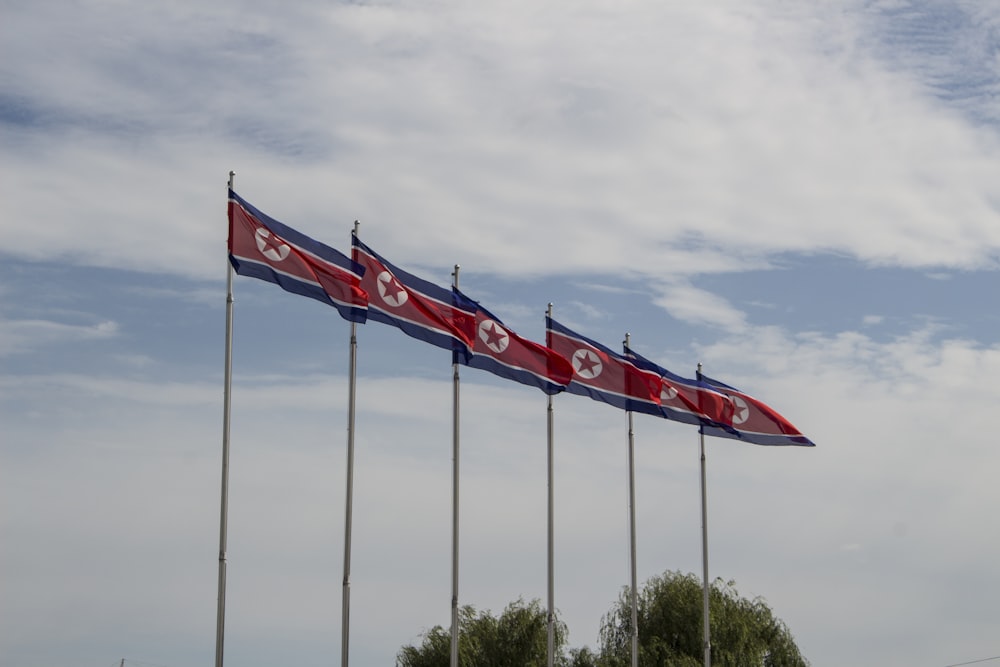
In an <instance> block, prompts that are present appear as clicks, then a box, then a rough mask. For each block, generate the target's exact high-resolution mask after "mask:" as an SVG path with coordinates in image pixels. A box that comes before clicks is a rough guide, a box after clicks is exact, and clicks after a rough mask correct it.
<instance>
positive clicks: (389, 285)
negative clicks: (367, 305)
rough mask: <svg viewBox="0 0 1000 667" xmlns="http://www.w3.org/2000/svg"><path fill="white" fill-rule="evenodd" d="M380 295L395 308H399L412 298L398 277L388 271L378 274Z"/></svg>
mask: <svg viewBox="0 0 1000 667" xmlns="http://www.w3.org/2000/svg"><path fill="white" fill-rule="evenodd" d="M378 295H379V296H380V297H382V300H383V301H385V302H386V304H388V305H390V306H392V307H393V308H399V307H400V306H402V305H403V304H404V303H406V301H407V300H408V299H409V298H410V295H409V293H407V291H406V290H405V289H404V288H403V286H402V285H400V284H399V281H398V280H396V277H395V276H394V275H392V274H391V273H389V272H388V271H383V272H382V273H380V274H378Z"/></svg>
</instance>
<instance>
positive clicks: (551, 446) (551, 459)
mask: <svg viewBox="0 0 1000 667" xmlns="http://www.w3.org/2000/svg"><path fill="white" fill-rule="evenodd" d="M546 315H547V316H548V318H549V319H552V304H551V303H550V304H549V307H548V310H547V311H546ZM548 399H549V401H548V411H547V415H548V419H547V421H548V429H547V430H548V433H547V441H548V493H549V497H548V598H549V601H548V602H549V614H548V628H547V632H548V648H547V656H548V658H547V661H546V665H547V667H553V664H554V660H555V651H556V628H555V615H556V606H555V605H556V602H555V599H556V594H555V492H554V479H555V474H554V468H555V466H554V463H555V456H554V451H555V437H554V433H555V417H554V413H553V408H552V394H549V395H548Z"/></svg>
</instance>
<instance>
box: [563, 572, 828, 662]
mask: <svg viewBox="0 0 1000 667" xmlns="http://www.w3.org/2000/svg"><path fill="white" fill-rule="evenodd" d="M709 614H710V618H711V628H710V629H711V641H712V664H713V665H717V666H718V667H727V666H732V667H807V666H808V664H809V663H808V661H807V660H806V659H805V658H803V657H802V655H801V653H799V649H798V647H797V646H796V645H795V641H794V639H793V638H792V633H791V632H790V631H789V630H788V627H787V626H785V624H784V623H783V622H782V621H781V620H780V619H778V618H776V617H775V616H774V614H773V613H772V612H771V609H770V607H768V606H767V603H766V602H765V601H764V600H763V599H761V598H759V597H758V598H754V599H753V600H748V599H746V598H743V597H740V595H739V593H738V592H737V591H736V588H735V587H734V582H732V581H730V582H723V581H722V580H721V579H716V580H715V582H714V583H713V584H712V587H711V589H710V592H709ZM638 620H639V665H640V666H641V667H662V666H666V665H669V666H670V667H699V666H700V665H701V664H702V661H703V655H704V649H703V646H702V634H701V625H702V583H701V579H699V578H698V577H697V576H695V575H694V574H682V573H680V572H672V571H667V572H665V573H663V575H661V576H657V577H653V578H651V579H649V580H648V581H647V582H646V584H645V586H644V587H643V589H642V591H641V592H640V594H639V600H638ZM631 629H632V608H631V602H630V599H629V590H628V589H626V590H625V591H624V592H623V593H622V594H621V596H620V597H619V599H618V601H617V602H616V603H615V605H614V607H613V608H612V609H611V611H610V612H608V614H607V615H605V617H604V619H603V620H602V622H601V650H600V654H599V655H598V656H597V659H596V660H595V661H594V662H593V664H595V665H597V666H599V667H625V666H627V665H629V664H631V662H630V661H631ZM581 664H586V663H581Z"/></svg>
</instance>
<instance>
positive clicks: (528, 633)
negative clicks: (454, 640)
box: [396, 600, 568, 667]
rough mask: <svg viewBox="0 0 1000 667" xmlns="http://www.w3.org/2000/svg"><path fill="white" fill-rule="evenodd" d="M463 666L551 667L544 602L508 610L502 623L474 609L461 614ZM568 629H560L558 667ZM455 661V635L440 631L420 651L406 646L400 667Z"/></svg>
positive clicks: (430, 634)
mask: <svg viewBox="0 0 1000 667" xmlns="http://www.w3.org/2000/svg"><path fill="white" fill-rule="evenodd" d="M458 628H459V634H458V664H459V665H460V666H461V667H510V666H511V665H517V666H518V667H521V666H523V667H545V664H546V658H547V655H546V654H547V650H548V612H547V611H546V610H545V609H543V608H542V606H541V604H540V603H539V601H538V600H532V601H531V602H527V603H526V602H524V600H518V601H517V602H512V603H510V604H509V605H507V608H506V609H504V611H503V613H502V614H500V617H499V618H496V617H494V616H493V615H492V614H491V613H490V612H489V611H484V612H482V613H477V612H476V610H475V609H474V608H473V607H471V606H465V607H462V608H461V609H459V620H458ZM565 641H566V626H565V624H563V623H562V622H561V621H559V620H558V619H557V620H556V623H555V649H556V657H557V660H556V664H557V665H560V666H565V665H567V664H568V663H567V662H566V658H565V656H564V655H563V645H564V644H565ZM450 660H451V630H450V629H448V628H443V627H441V626H440V625H436V626H434V627H433V628H431V629H430V630H428V631H427V632H425V633H424V635H423V642H422V643H421V644H420V646H419V647H416V646H405V647H403V649H402V650H401V651H400V652H399V654H398V655H397V656H396V665H397V667H447V666H448V665H449V664H450Z"/></svg>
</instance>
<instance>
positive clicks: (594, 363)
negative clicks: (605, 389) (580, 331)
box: [572, 349, 604, 380]
mask: <svg viewBox="0 0 1000 667" xmlns="http://www.w3.org/2000/svg"><path fill="white" fill-rule="evenodd" d="M572 361H573V369H574V370H575V371H576V373H577V375H579V376H580V377H582V378H584V379H585V380H593V379H594V378H595V377H597V376H598V375H600V374H601V371H603V370H604V364H602V363H601V359H600V357H598V356H597V355H596V354H594V353H593V352H592V351H591V350H587V349H580V350H577V351H576V352H574V353H573V360H572Z"/></svg>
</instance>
